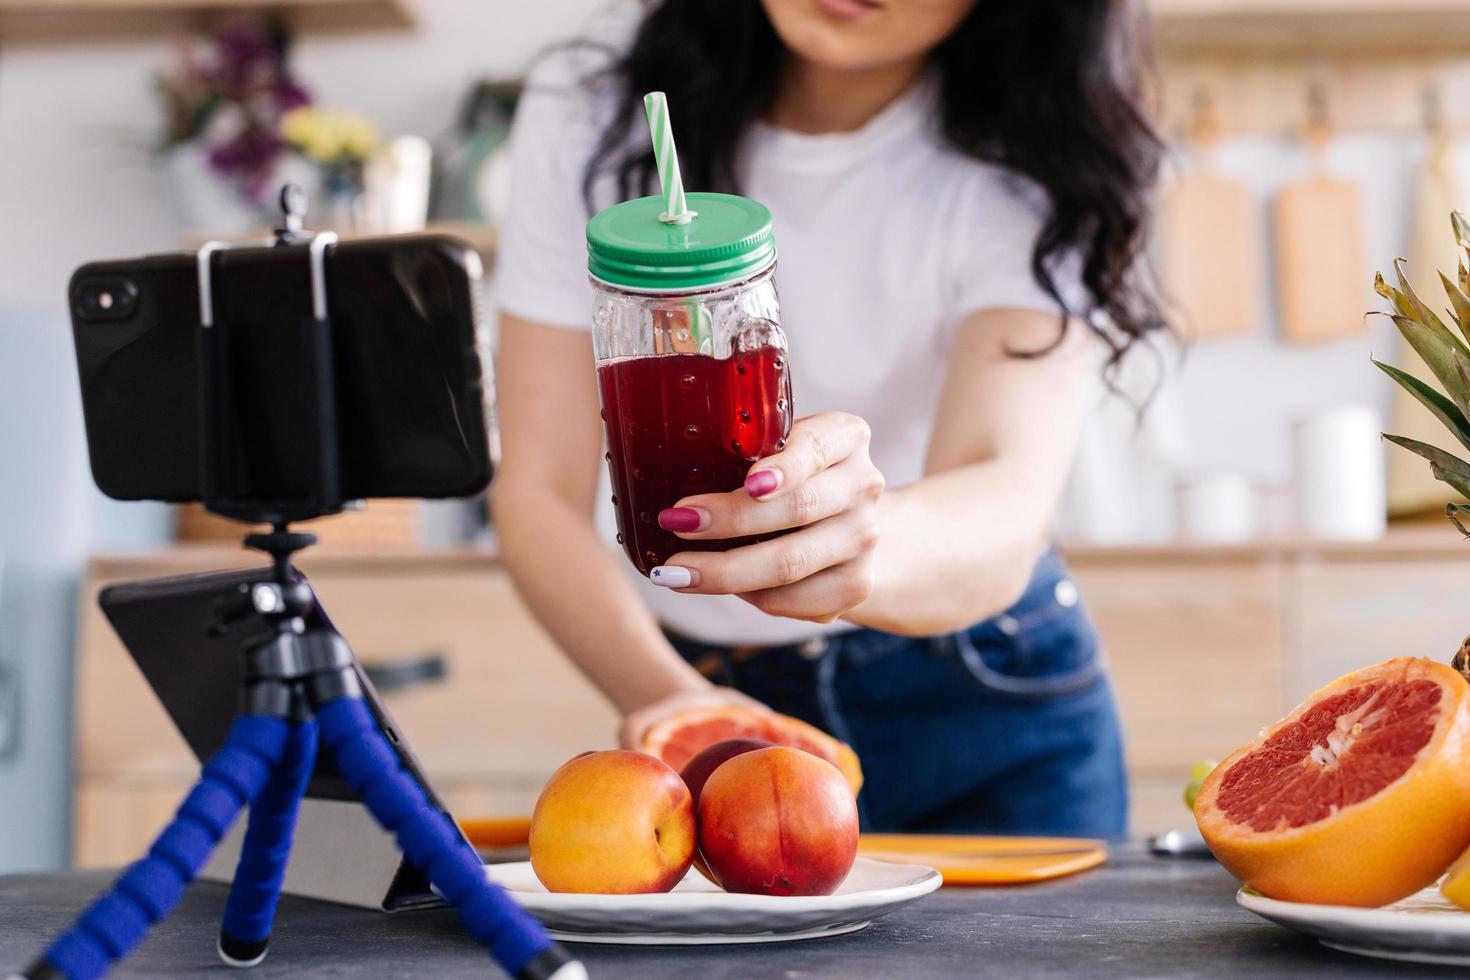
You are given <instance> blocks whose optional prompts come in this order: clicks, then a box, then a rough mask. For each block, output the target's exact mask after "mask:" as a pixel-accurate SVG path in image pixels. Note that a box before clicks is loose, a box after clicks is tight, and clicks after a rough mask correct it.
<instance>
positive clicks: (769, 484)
mask: <svg viewBox="0 0 1470 980" xmlns="http://www.w3.org/2000/svg"><path fill="white" fill-rule="evenodd" d="M780 485H781V475H780V473H778V472H777V471H775V470H757V471H756V472H754V473H752V474H750V475H749V476H747V477H746V478H745V492H746V493H748V494H750V495H751V496H752V497H764V496H765V495H766V494H768V493H771V492H772V491H773V490H775V489H776V488H777V487H779V486H780Z"/></svg>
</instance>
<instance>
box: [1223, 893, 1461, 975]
mask: <svg viewBox="0 0 1470 980" xmlns="http://www.w3.org/2000/svg"><path fill="white" fill-rule="evenodd" d="M1235 900H1236V901H1237V902H1239V903H1240V905H1241V906H1242V907H1243V908H1246V909H1249V910H1250V911H1252V912H1254V913H1256V915H1259V916H1261V917H1262V918H1265V919H1270V920H1271V921H1272V922H1276V923H1279V924H1281V925H1283V926H1286V927H1288V928H1290V929H1295V930H1297V931H1298V932H1304V933H1306V934H1307V935H1309V936H1312V937H1314V938H1316V939H1317V941H1319V942H1320V943H1322V945H1324V946H1331V947H1332V948H1333V949H1340V950H1342V951H1343V952H1345V953H1357V954H1359V955H1362V956H1377V957H1381V958H1383V959H1389V960H1409V961H1411V962H1414V963H1446V964H1451V965H1454V966H1470V912H1466V911H1464V910H1463V909H1460V908H1456V907H1455V906H1454V905H1451V904H1450V903H1449V902H1448V901H1446V900H1445V898H1444V896H1442V895H1441V894H1440V893H1439V889H1438V888H1437V887H1434V886H1430V887H1429V888H1426V889H1424V890H1423V891H1421V892H1419V893H1418V894H1416V895H1410V896H1409V897H1408V898H1406V899H1404V900H1403V901H1401V902H1395V903H1394V904H1392V905H1385V906H1384V907H1383V908H1379V909H1360V908H1350V907H1348V906H1345V905H1309V904H1306V903H1305V902H1282V901H1279V900H1277V899H1274V898H1267V897H1266V896H1264V895H1262V894H1260V893H1259V892H1255V891H1252V890H1250V889H1249V888H1242V889H1241V890H1240V891H1239V892H1238V893H1236V896H1235Z"/></svg>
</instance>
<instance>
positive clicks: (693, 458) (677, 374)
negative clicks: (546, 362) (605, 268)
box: [597, 346, 791, 575]
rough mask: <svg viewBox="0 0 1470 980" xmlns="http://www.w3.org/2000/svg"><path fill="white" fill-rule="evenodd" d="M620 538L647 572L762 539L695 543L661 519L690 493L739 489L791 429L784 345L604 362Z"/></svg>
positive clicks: (602, 382)
mask: <svg viewBox="0 0 1470 980" xmlns="http://www.w3.org/2000/svg"><path fill="white" fill-rule="evenodd" d="M597 380H598V385H599V387H600V388H601V393H602V405H603V409H602V411H603V418H604V420H605V422H606V426H607V436H608V453H607V462H608V468H609V470H610V472H611V476H612V492H613V504H614V506H615V507H616V510H617V521H618V541H619V543H621V544H622V546H623V550H624V551H625V552H627V555H628V558H629V559H630V560H631V561H632V562H633V565H634V566H635V567H636V568H637V569H638V570H639V571H640V572H642V573H643V574H644V575H647V574H648V573H649V571H651V570H652V569H653V568H654V567H655V566H657V565H662V564H664V563H665V562H666V561H667V560H668V559H669V557H670V556H671V555H674V554H677V553H678V552H681V551H724V550H726V549H728V548H734V547H739V546H740V545H743V544H751V543H753V542H755V541H757V540H760V539H758V538H735V539H721V540H705V541H691V540H685V539H683V538H680V537H678V536H677V535H675V534H674V533H672V532H670V531H665V530H664V529H663V528H661V527H659V525H658V514H659V511H661V510H664V509H665V508H667V507H672V506H674V504H676V503H678V501H680V500H681V499H683V498H684V497H688V496H692V495H694V494H701V493H716V492H723V491H730V490H738V489H740V488H741V487H742V486H743V485H744V482H745V475H746V472H747V471H748V470H749V469H750V466H751V463H753V462H754V461H755V460H757V459H759V458H761V457H762V456H768V455H770V454H771V453H774V452H776V451H778V450H779V449H780V448H781V447H782V446H783V445H784V444H785V441H786V434H787V432H788V431H790V419H791V382H790V375H789V374H788V372H787V368H786V351H785V350H784V349H782V348H779V347H772V346H763V347H759V348H756V349H754V350H742V351H737V352H736V353H735V354H733V355H732V356H731V357H728V358H724V359H717V358H713V357H707V356H704V355H702V354H681V353H668V354H655V355H650V356H644V357H624V358H616V359H613V360H608V361H605V362H603V363H601V364H599V365H598V367H597Z"/></svg>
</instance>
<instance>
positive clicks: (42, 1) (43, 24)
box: [0, 0, 414, 43]
mask: <svg viewBox="0 0 1470 980" xmlns="http://www.w3.org/2000/svg"><path fill="white" fill-rule="evenodd" d="M267 10H273V11H279V12H280V13H281V14H282V15H283V16H284V17H285V18H286V22H287V23H288V24H289V25H290V26H291V27H292V29H293V30H295V31H296V32H298V33H333V32H336V33H345V32H353V31H375V30H403V29H405V28H409V27H412V26H413V25H414V17H413V12H412V11H411V10H410V8H409V7H408V5H407V0H0V41H4V42H7V43H17V42H47V41H50V42H60V41H77V40H84V39H86V40H103V39H106V40H126V39H137V38H144V37H157V36H160V35H167V34H170V33H173V32H177V31H180V30H186V29H190V28H196V27H200V26H208V25H209V24H211V23H216V22H218V21H220V20H224V19H228V18H230V17H235V16H239V15H241V14H249V13H260V12H263V11H267Z"/></svg>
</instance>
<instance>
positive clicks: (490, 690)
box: [74, 547, 617, 867]
mask: <svg viewBox="0 0 1470 980" xmlns="http://www.w3.org/2000/svg"><path fill="white" fill-rule="evenodd" d="M251 564H253V562H252V561H251V558H250V556H247V555H245V554H244V553H243V552H241V551H239V550H237V549H229V550H227V549H221V548H214V547H207V548H206V547H192V548H191V547H180V548H176V549H174V550H172V551H170V552H168V553H167V554H164V555H159V556H155V557H152V558H141V559H106V560H95V561H93V563H92V565H91V570H90V575H89V580H88V583H87V586H86V588H85V589H84V590H83V593H82V600H81V601H82V609H81V611H80V612H81V622H80V633H79V644H78V650H77V663H76V687H77V693H76V698H77V700H76V726H75V728H76V743H75V774H76V775H75V778H76V797H75V827H74V863H76V864H77V865H79V866H83V867H94V866H102V865H112V864H117V863H120V862H124V861H127V860H130V859H132V858H133V857H135V856H136V855H137V854H138V853H139V852H140V851H141V850H142V849H143V848H144V847H146V845H147V843H148V841H149V840H151V838H152V836H153V834H155V833H156V832H157V830H158V829H159V828H160V827H161V826H162V825H163V823H164V822H165V821H166V819H167V817H168V816H169V815H170V814H171V813H172V811H173V809H174V808H175V807H176V806H177V803H178V800H179V799H180V797H181V796H182V795H183V793H184V791H185V790H186V789H187V788H188V787H189V786H190V785H191V784H192V783H193V781H194V779H195V777H196V775H197V773H198V766H197V763H196V762H195V760H194V758H193V756H192V754H191V753H190V752H189V749H188V747H187V746H186V745H185V744H184V742H183V740H182V738H180V737H179V735H178V733H177V732H176V731H175V730H174V728H173V724H172V722H170V721H169V719H168V717H167V715H166V714H165V713H164V711H163V709H162V707H161V706H160V705H159V704H158V701H157V699H156V698H155V697H154V696H153V693H152V692H151V691H150V690H149V689H148V687H147V685H146V684H145V682H144V681H143V679H142V676H141V675H140V674H139V673H138V671H137V669H136V668H135V667H134V666H133V663H132V660H131V659H129V657H128V655H127V652H126V651H125V650H124V649H123V648H122V645H121V644H120V643H119V642H118V640H117V638H116V637H115V636H114V634H113V633H112V630H111V627H110V626H109V625H108V623H107V621H106V619H105V617H104V616H103V615H102V613H101V612H100V611H99V610H98V609H97V606H96V594H97V591H98V590H99V589H100V588H101V587H102V586H103V585H104V584H106V583H108V582H115V581H123V580H130V579H140V578H151V577H156V576H162V575H174V574H184V573H187V572H193V571H201V570H205V569H211V568H214V569H218V568H231V567H244V566H248V565H251ZM300 565H301V567H302V569H303V570H304V571H305V572H306V573H307V575H309V576H310V578H311V580H312V583H313V585H314V586H315V588H316V590H317V592H318V594H319V595H320V597H321V599H322V603H323V605H324V607H325V608H326V609H327V610H328V611H329V612H330V614H331V616H332V619H333V621H334V623H336V625H337V626H338V628H339V629H341V630H342V632H343V634H344V635H345V636H346V637H347V638H348V640H349V641H350V642H351V643H352V645H353V647H354V649H355V651H356V652H357V654H358V657H359V658H360V659H361V660H362V662H363V663H364V665H365V666H367V667H369V668H373V667H386V666H389V665H392V664H394V663H402V662H404V661H407V660H416V661H423V660H437V661H441V662H442V664H443V674H444V676H443V679H442V680H429V681H427V682H425V683H420V684H416V685H414V686H412V687H405V688H404V689H402V690H390V689H387V688H384V689H383V690H382V692H381V693H382V694H383V699H384V702H385V703H386V705H387V706H388V710H389V712H390V713H391V714H392V715H393V717H394V719H395V720H396V721H397V722H398V727H399V728H400V729H401V730H402V731H404V732H406V733H407V735H408V738H409V742H410V745H411V746H412V747H413V750H414V752H415V753H416V754H417V756H418V757H419V760H420V762H421V763H422V764H423V766H424V768H425V769H426V770H427V771H428V772H429V773H430V774H431V777H432V779H433V782H434V786H435V788H436V789H437V790H438V791H439V793H440V795H442V796H443V797H444V799H445V801H446V802H447V803H448V804H449V806H450V808H451V809H452V810H453V811H455V812H456V813H459V814H462V815H466V816H472V815H490V814H520V813H529V812H530V809H531V806H532V805H533V804H534V803H535V800H536V795H537V793H538V792H539V791H540V789H541V786H542V784H543V783H544V782H545V779H546V777H547V775H548V774H550V772H551V771H552V770H553V769H555V768H556V767H557V766H558V765H560V764H561V763H562V762H564V761H566V759H568V758H569V757H571V756H572V755H574V754H576V753H577V752H580V751H582V750H584V749H587V748H608V747H612V745H613V744H614V741H615V736H616V731H617V716H616V715H615V713H614V712H613V710H612V708H611V706H610V705H609V704H608V703H607V702H606V701H605V700H604V699H603V698H602V696H601V695H600V694H598V693H597V692H596V691H595V690H594V689H593V688H592V686H591V685H590V684H589V683H588V682H587V681H586V680H585V679H583V678H582V677H581V675H580V674H578V673H577V671H576V669H575V668H574V667H572V666H571V664H570V662H569V661H568V660H567V659H566V658H565V657H563V656H562V655H561V654H560V652H558V650H557V649H556V648H555V646H554V645H553V644H552V642H551V640H550V638H549V637H548V636H547V635H546V634H545V632H544V631H543V630H542V629H541V627H540V626H539V625H538V624H536V622H535V621H534V620H533V619H532V618H531V616H530V614H529V613H527V612H526V611H525V609H524V607H523V606H522V605H521V603H520V600H519V598H518V597H517V596H516V594H515V591H514V588H513V586H512V585H511V583H510V580H509V578H508V577H507V576H506V573H505V572H504V570H503V569H502V568H500V566H499V565H498V564H497V563H496V562H495V561H494V560H493V559H490V558H488V557H486V556H482V555H463V556H446V557H433V556H429V555H423V554H413V555H403V556H399V557H394V556H391V555H381V556H379V555H375V556H374V557H364V556H361V555H354V554H352V553H350V552H344V551H338V552H336V553H333V552H330V551H328V550H327V549H322V550H320V551H319V552H318V553H317V554H311V553H307V554H306V555H305V556H303V558H302V560H301V562H300Z"/></svg>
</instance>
